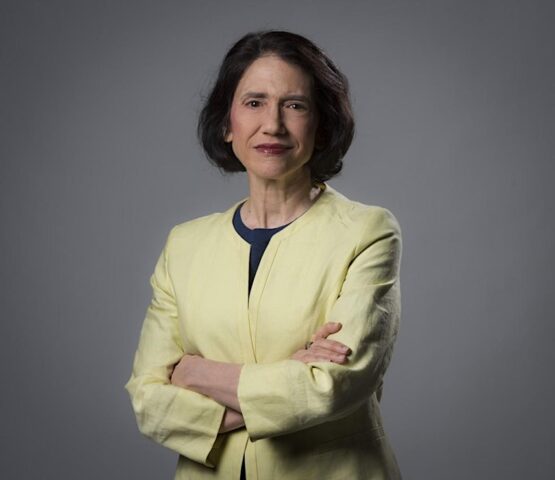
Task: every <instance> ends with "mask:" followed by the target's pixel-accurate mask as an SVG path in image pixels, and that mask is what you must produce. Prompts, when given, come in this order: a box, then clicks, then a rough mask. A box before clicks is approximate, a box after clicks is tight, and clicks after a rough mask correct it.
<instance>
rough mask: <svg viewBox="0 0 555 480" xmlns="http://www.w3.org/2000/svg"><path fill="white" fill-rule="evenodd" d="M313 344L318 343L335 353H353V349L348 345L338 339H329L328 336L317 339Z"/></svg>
mask: <svg viewBox="0 0 555 480" xmlns="http://www.w3.org/2000/svg"><path fill="white" fill-rule="evenodd" d="M313 345H317V346H318V347H320V348H323V349H325V350H330V351H332V352H335V353H342V354H345V355H350V354H351V349H350V348H349V347H348V346H347V345H344V344H343V343H341V342H338V341H336V340H329V339H326V338H324V339H319V340H316V342H314V343H313Z"/></svg>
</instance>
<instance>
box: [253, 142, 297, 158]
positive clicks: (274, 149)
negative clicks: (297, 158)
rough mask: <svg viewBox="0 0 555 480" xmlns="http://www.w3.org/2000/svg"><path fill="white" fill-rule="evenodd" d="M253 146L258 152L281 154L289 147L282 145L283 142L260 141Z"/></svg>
mask: <svg viewBox="0 0 555 480" xmlns="http://www.w3.org/2000/svg"><path fill="white" fill-rule="evenodd" d="M254 148H255V149H256V150H257V151H259V152H260V153H264V154H266V155H281V154H283V153H285V152H286V151H287V150H289V149H290V148H291V147H290V146H289V145H284V144H283V143H261V144H260V145H257V146H256V147H254Z"/></svg>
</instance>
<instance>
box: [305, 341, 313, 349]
mask: <svg viewBox="0 0 555 480" xmlns="http://www.w3.org/2000/svg"><path fill="white" fill-rule="evenodd" d="M313 343H314V342H306V343H305V344H304V349H305V350H308V349H309V348H310V347H311V346H312V344H313Z"/></svg>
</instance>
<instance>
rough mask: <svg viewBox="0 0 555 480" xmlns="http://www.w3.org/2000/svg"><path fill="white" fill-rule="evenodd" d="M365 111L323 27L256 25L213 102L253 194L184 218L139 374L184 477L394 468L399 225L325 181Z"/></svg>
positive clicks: (142, 412)
mask: <svg viewBox="0 0 555 480" xmlns="http://www.w3.org/2000/svg"><path fill="white" fill-rule="evenodd" d="M353 129H354V123H353V118H352V113H351V106H350V101H349V95H348V87H347V80H346V78H345V77H344V76H343V75H342V74H341V72H339V70H338V69H337V68H336V67H335V66H334V64H333V63H332V62H331V60H330V59H329V58H328V57H327V56H326V55H325V54H324V53H323V52H322V51H321V50H320V49H318V48H317V47H316V46H315V45H314V44H313V43H312V42H310V41H309V40H307V39H306V38H304V37H301V36H299V35H295V34H292V33H288V32H276V31H269V32H259V33H254V34H248V35H246V36H245V37H243V38H242V39H241V40H239V41H238V42H237V43H236V44H235V45H234V46H233V47H232V48H231V49H230V51H229V52H228V53H227V55H226V57H225V59H224V61H223V64H222V66H221V68H220V72H219V76H218V79H217V81H216V84H215V86H214V88H213V90H212V93H211V94H210V96H209V98H208V100H207V102H206V105H205V107H204V109H203V111H202V113H201V116H200V121H199V135H200V138H201V141H202V143H203V146H204V148H205V150H206V153H207V155H208V157H209V158H210V159H211V160H212V161H213V162H214V163H216V165H218V166H219V167H220V168H222V169H224V170H225V171H246V174H247V179H248V185H249V195H248V197H247V198H246V199H245V200H243V201H240V202H238V203H236V204H235V205H233V206H232V207H231V208H229V209H228V210H227V211H225V212H224V213H215V214H212V215H208V216H206V217H202V218H198V219H195V220H192V221H190V222H186V223H184V224H182V225H178V226H176V227H174V229H173V230H172V231H171V233H170V235H169V237H168V240H167V243H166V246H165V248H164V250H163V252H162V255H161V256H160V259H159V261H158V263H157V265H156V268H155V271H154V274H153V276H152V278H151V284H152V288H153V298H152V302H151V304H150V306H149V308H148V311H147V314H146V318H145V321H144V325H143V329H142V332H141V338H140V342H139V347H138V350H137V353H136V356H135V362H134V368H133V374H132V376H131V379H130V380H129V382H128V384H127V385H126V388H127V389H128V391H129V393H130V396H131V400H132V404H133V408H134V410H135V413H136V416H137V421H138V425H139V428H140V430H141V431H142V432H143V433H144V434H145V435H147V436H149V437H151V438H152V439H154V440H155V441H157V442H159V443H161V444H162V445H165V446H166V447H168V448H171V449H173V450H175V451H177V452H178V453H179V454H180V456H179V462H178V466H177V472H176V477H175V478H177V479H208V478H212V479H213V478H218V479H239V478H247V479H249V480H251V479H260V480H271V479H288V480H293V479H299V480H306V479H350V480H354V479H394V478H399V477H400V475H399V472H398V468H397V465H396V461H395V457H394V455H393V453H392V451H391V448H390V446H389V443H388V441H387V438H386V436H385V434H384V431H383V428H382V423H381V417H380V412H379V406H378V401H379V399H380V397H381V386H382V378H383V375H384V372H385V370H386V368H387V365H388V363H389V360H390V357H391V352H392V347H393V343H394V340H395V337H396V335H397V330H398V322H399V311H400V307H399V280H398V272H399V261H400V249H401V245H400V231H399V227H398V224H397V222H396V221H395V219H394V217H393V216H392V215H391V214H390V213H389V212H388V211H387V210H385V209H383V208H381V207H372V206H366V205H363V204H360V203H357V202H353V201H351V200H348V199H347V198H346V197H344V196H342V195H341V194H340V193H338V192H337V191H335V190H334V189H332V188H331V187H330V186H328V185H327V184H326V183H324V182H325V181H327V180H328V179H329V178H331V177H332V176H333V175H335V174H337V173H338V172H339V171H340V170H341V167H342V160H341V159H342V157H343V156H344V155H345V153H346V151H347V149H348V148H349V146H350V143H351V140H352V136H353Z"/></svg>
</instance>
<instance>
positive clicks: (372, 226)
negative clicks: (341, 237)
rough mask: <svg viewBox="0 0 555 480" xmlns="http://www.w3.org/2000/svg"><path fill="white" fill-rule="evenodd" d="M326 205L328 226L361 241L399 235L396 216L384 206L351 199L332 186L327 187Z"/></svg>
mask: <svg viewBox="0 0 555 480" xmlns="http://www.w3.org/2000/svg"><path fill="white" fill-rule="evenodd" d="M328 188H329V187H328ZM326 206H327V208H326V211H327V214H328V215H329V216H330V219H331V222H330V227H331V228H333V229H335V230H336V231H337V230H339V231H345V232H346V233H349V234H350V235H356V236H357V237H358V238H359V239H360V241H361V242H362V243H368V242H372V241H376V240H378V239H380V238H383V237H384V236H396V237H399V238H400V237H401V227H400V225H399V222H398V221H397V218H396V217H395V216H394V214H393V213H392V212H391V211H390V210H388V209H387V208H385V207H382V206H380V205H367V204H364V203H362V202H359V201H355V200H351V199H349V198H347V197H346V196H345V195H343V194H341V193H339V192H338V191H337V190H334V189H332V188H329V200H328V202H327V205H326Z"/></svg>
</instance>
